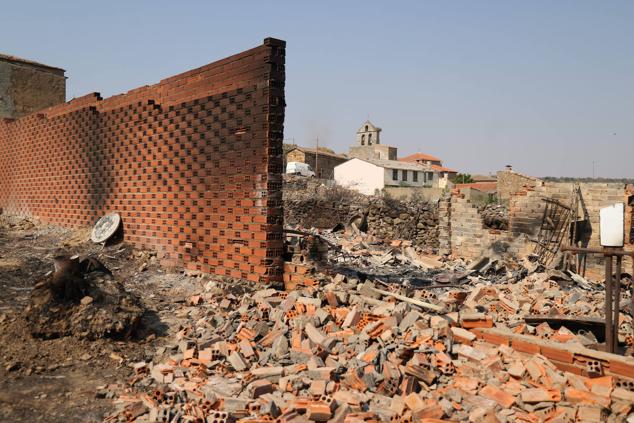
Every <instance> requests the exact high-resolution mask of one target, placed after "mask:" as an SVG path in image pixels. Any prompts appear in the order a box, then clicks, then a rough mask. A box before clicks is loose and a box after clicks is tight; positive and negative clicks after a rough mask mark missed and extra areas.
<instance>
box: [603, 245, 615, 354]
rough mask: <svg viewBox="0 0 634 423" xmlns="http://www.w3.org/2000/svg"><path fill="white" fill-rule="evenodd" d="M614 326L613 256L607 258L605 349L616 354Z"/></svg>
mask: <svg viewBox="0 0 634 423" xmlns="http://www.w3.org/2000/svg"><path fill="white" fill-rule="evenodd" d="M613 334H614V326H613V325H612V256H606V257H605V348H606V351H608V352H611V353H613V352H614V340H613Z"/></svg>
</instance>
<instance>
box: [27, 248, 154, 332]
mask: <svg viewBox="0 0 634 423" xmlns="http://www.w3.org/2000/svg"><path fill="white" fill-rule="evenodd" d="M55 267H56V268H55V271H54V272H50V273H49V274H48V275H46V276H45V277H44V278H43V279H42V280H41V281H39V282H38V283H37V284H36V285H35V286H34V288H33V291H32V292H31V296H30V301H29V304H28V306H27V307H26V309H25V310H24V317H25V319H26V321H27V323H28V325H29V328H30V330H31V334H32V335H33V336H35V337H39V338H47V339H50V338H59V337H63V336H70V335H72V336H75V337H77V338H84V339H98V338H103V337H108V338H123V337H126V336H129V335H131V334H132V332H133V331H134V329H135V328H136V326H137V324H138V322H139V319H140V318H141V315H142V314H143V308H142V307H141V306H140V303H139V301H138V299H136V298H135V297H133V296H132V295H131V294H130V293H128V292H127V291H126V290H125V289H124V288H123V286H122V285H121V284H120V283H119V282H118V281H116V280H115V279H114V278H113V276H112V274H111V273H110V271H108V269H106V268H105V267H104V266H103V265H102V264H101V263H100V262H99V261H97V260H96V259H92V258H86V259H84V260H81V261H80V260H79V258H78V257H72V258H69V257H66V256H59V257H56V260H55Z"/></svg>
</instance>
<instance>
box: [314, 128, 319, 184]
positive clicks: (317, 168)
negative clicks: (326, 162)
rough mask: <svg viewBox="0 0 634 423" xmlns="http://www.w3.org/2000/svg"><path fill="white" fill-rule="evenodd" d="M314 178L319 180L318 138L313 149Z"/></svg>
mask: <svg viewBox="0 0 634 423" xmlns="http://www.w3.org/2000/svg"><path fill="white" fill-rule="evenodd" d="M315 176H316V177H317V178H319V137H317V148H316V149H315Z"/></svg>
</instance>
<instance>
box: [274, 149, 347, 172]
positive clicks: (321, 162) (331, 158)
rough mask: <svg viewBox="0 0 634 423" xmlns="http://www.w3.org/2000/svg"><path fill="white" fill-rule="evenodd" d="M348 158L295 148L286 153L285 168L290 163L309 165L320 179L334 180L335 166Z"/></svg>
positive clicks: (326, 152) (325, 152)
mask: <svg viewBox="0 0 634 423" xmlns="http://www.w3.org/2000/svg"><path fill="white" fill-rule="evenodd" d="M346 160H348V158H347V157H346V156H343V155H341V154H335V153H330V152H328V151H324V150H317V149H314V148H307V147H294V148H291V149H290V150H289V151H287V152H286V155H285V156H284V166H286V163H288V162H300V163H306V164H307V165H309V166H310V167H311V168H312V169H313V171H314V172H315V177H316V178H320V179H333V178H334V169H335V166H337V165H339V164H341V163H344V162H345V161H346Z"/></svg>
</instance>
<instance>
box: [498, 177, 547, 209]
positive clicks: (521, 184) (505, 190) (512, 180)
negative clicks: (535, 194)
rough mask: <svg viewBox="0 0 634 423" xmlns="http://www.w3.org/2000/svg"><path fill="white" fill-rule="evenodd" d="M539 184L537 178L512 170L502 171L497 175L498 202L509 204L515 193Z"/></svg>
mask: <svg viewBox="0 0 634 423" xmlns="http://www.w3.org/2000/svg"><path fill="white" fill-rule="evenodd" d="M538 183H539V180H538V179H537V178H533V177H531V176H526V175H522V174H521V173H517V172H513V171H512V170H502V171H499V172H498V173H497V197H498V200H499V201H501V202H504V203H508V201H509V200H510V198H511V196H512V195H513V194H515V193H518V192H521V191H524V190H525V189H526V188H532V187H534V186H535V185H537V184H538Z"/></svg>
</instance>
